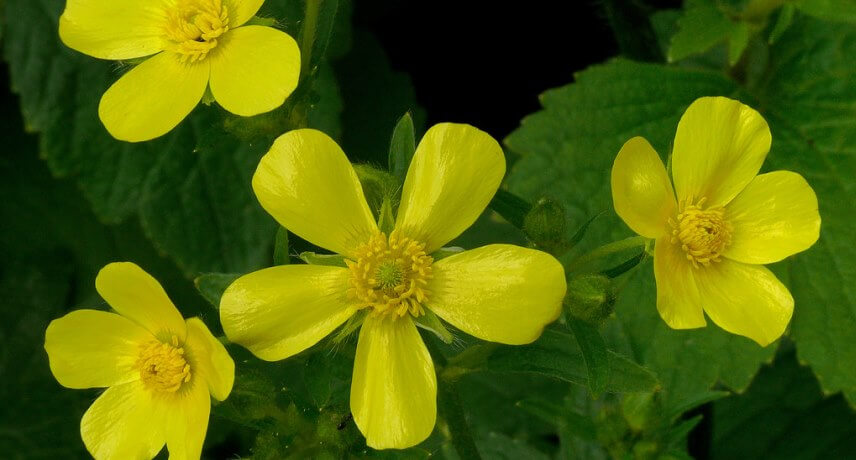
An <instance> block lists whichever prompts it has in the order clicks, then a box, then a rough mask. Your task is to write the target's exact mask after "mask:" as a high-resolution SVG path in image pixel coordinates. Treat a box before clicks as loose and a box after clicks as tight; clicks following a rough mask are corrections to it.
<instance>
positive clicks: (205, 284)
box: [193, 273, 241, 309]
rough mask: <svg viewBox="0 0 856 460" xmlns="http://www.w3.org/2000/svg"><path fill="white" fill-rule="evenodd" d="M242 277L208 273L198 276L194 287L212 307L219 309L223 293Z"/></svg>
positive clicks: (236, 274) (232, 274)
mask: <svg viewBox="0 0 856 460" xmlns="http://www.w3.org/2000/svg"><path fill="white" fill-rule="evenodd" d="M240 277H241V275H240V274H238V273H206V274H204V275H200V276H197V277H196V279H194V280H193V285H194V286H196V290H197V291H199V293H200V294H202V297H204V298H205V300H207V301H208V303H210V304H211V306H212V307H214V308H217V309H219V308H220V297H223V292H225V291H226V288H228V287H229V285H230V284H232V283H233V282H234V281H235V280H236V279H238V278H240Z"/></svg>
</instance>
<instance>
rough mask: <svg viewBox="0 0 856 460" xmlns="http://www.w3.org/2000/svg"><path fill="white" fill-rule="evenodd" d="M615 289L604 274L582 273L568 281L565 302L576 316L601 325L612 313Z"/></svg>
mask: <svg viewBox="0 0 856 460" xmlns="http://www.w3.org/2000/svg"><path fill="white" fill-rule="evenodd" d="M615 297H616V294H615V289H614V287H613V286H612V283H611V282H610V280H609V278H607V277H605V276H603V275H581V276H578V277H576V278H574V279H572V280H571V281H570V282H569V283H568V293H567V294H566V295H565V303H566V305H567V306H568V310H569V312H570V314H571V315H573V316H574V317H575V318H579V319H581V320H583V321H586V322H589V323H592V324H596V325H599V324H601V323H602V322H603V321H604V320H606V319H607V318H608V317H609V315H611V314H612V312H613V310H614V307H615Z"/></svg>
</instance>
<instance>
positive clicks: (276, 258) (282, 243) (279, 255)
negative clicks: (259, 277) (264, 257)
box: [273, 227, 291, 265]
mask: <svg viewBox="0 0 856 460" xmlns="http://www.w3.org/2000/svg"><path fill="white" fill-rule="evenodd" d="M290 259H291V257H290V256H289V255H288V230H286V229H285V228H283V227H279V228H278V229H277V230H276V240H275V241H274V244H273V264H274V265H288V263H289V262H290V261H291V260H290Z"/></svg>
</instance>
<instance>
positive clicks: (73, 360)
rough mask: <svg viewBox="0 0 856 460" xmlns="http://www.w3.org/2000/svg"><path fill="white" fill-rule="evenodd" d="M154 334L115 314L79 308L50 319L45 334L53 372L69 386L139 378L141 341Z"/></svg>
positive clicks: (102, 384) (61, 383) (105, 383)
mask: <svg viewBox="0 0 856 460" xmlns="http://www.w3.org/2000/svg"><path fill="white" fill-rule="evenodd" d="M151 339H152V334H151V333H149V331H147V330H145V329H144V328H142V327H140V326H139V325H137V324H136V323H134V322H133V321H131V320H129V319H127V318H123V317H122V316H119V315H117V314H115V313H109V312H106V311H97V310H77V311H73V312H71V313H69V314H67V315H65V316H63V317H62V318H59V319H55V320H53V321H51V323H50V325H48V329H47V332H46V333H45V350H46V351H47V352H48V359H49V360H50V366H51V372H52V373H53V375H54V377H56V379H57V381H58V382H59V383H60V385H62V386H64V387H68V388H97V387H109V386H113V385H118V384H121V383H127V382H130V381H132V380H137V379H138V378H139V377H140V374H139V372H138V371H137V370H135V369H134V363H135V362H136V361H137V358H138V357H139V353H140V344H142V343H145V342H146V341H149V340H151Z"/></svg>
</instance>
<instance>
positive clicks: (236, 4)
mask: <svg viewBox="0 0 856 460" xmlns="http://www.w3.org/2000/svg"><path fill="white" fill-rule="evenodd" d="M264 2H265V0H223V4H225V5H226V7H227V8H228V9H229V27H231V28H233V29H234V28H235V27H238V26H240V25H242V24H244V23H245V22H247V21H249V20H250V18H252V17H253V16H255V15H256V13H257V12H258V11H259V8H261V6H262V4H263V3H264Z"/></svg>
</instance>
